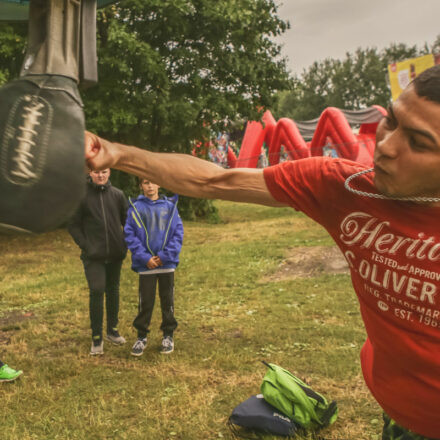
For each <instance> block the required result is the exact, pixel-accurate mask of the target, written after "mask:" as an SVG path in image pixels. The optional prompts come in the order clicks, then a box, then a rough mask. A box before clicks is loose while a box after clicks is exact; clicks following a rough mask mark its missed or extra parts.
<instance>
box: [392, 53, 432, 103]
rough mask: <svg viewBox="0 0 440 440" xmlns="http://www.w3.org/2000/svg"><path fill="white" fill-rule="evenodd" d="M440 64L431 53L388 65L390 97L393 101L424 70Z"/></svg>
mask: <svg viewBox="0 0 440 440" xmlns="http://www.w3.org/2000/svg"><path fill="white" fill-rule="evenodd" d="M439 63H440V57H439V56H434V55H433V54H432V53H431V54H429V55H423V56H421V57H417V58H410V59H408V60H405V61H400V62H398V63H392V64H388V75H389V79H390V86H391V95H392V98H393V101H395V100H396V99H397V98H398V97H399V96H400V94H401V93H402V92H403V90H404V89H405V88H406V86H407V85H408V84H409V83H410V82H411V81H412V80H413V79H414V78H415V77H416V76H417V75H419V74H420V73H422V72H423V71H424V70H426V69H429V68H430V67H432V66H434V65H435V64H439Z"/></svg>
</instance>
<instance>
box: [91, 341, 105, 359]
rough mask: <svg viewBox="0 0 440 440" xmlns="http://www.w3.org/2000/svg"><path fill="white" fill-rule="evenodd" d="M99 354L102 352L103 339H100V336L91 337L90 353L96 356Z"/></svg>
mask: <svg viewBox="0 0 440 440" xmlns="http://www.w3.org/2000/svg"><path fill="white" fill-rule="evenodd" d="M101 354H104V341H103V340H102V338H99V339H93V340H92V347H91V348H90V355H91V356H96V355H101Z"/></svg>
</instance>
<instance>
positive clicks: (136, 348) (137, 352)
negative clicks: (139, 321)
mask: <svg viewBox="0 0 440 440" xmlns="http://www.w3.org/2000/svg"><path fill="white" fill-rule="evenodd" d="M146 346H147V338H143V339H142V338H138V339H137V341H136V342H135V343H134V345H133V347H132V349H131V355H132V356H142V353H143V352H144V350H145V347H146Z"/></svg>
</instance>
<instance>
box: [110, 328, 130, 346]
mask: <svg viewBox="0 0 440 440" xmlns="http://www.w3.org/2000/svg"><path fill="white" fill-rule="evenodd" d="M107 341H110V342H111V343H112V344H115V345H124V344H125V343H126V342H127V341H126V340H125V338H124V337H123V336H121V335H120V334H119V332H118V329H117V328H112V329H111V330H110V331H109V332H107Z"/></svg>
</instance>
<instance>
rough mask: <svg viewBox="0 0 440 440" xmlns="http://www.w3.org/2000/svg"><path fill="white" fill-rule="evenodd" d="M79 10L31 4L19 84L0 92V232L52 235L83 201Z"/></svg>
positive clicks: (70, 5) (44, 0)
mask: <svg viewBox="0 0 440 440" xmlns="http://www.w3.org/2000/svg"><path fill="white" fill-rule="evenodd" d="M83 2H87V0H82V1H70V0H31V4H30V12H29V42H28V50H27V53H26V56H25V60H24V64H23V68H22V72H21V76H20V78H19V79H17V80H14V81H12V82H10V83H8V84H6V85H5V86H3V87H2V88H0V228H1V230H8V229H13V230H23V231H31V232H44V231H47V230H50V229H53V228H55V227H57V226H59V225H60V224H62V223H63V222H66V221H67V220H68V218H69V217H70V216H71V215H72V214H73V212H74V211H75V209H76V208H77V206H78V204H79V202H80V201H81V199H82V198H83V197H84V193H85V179H84V129H85V124H84V113H83V105H82V101H81V97H80V95H79V92H78V87H77V84H78V79H79V68H80V63H79V56H80V53H81V51H80V44H81V39H80V33H81V14H82V10H81V4H82V3H83ZM91 44H94V41H92V42H91Z"/></svg>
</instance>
